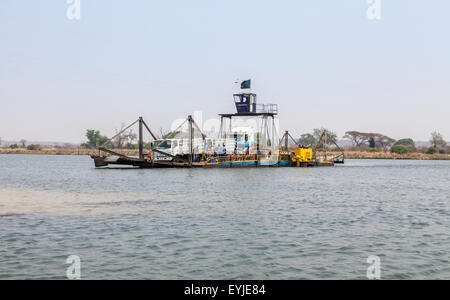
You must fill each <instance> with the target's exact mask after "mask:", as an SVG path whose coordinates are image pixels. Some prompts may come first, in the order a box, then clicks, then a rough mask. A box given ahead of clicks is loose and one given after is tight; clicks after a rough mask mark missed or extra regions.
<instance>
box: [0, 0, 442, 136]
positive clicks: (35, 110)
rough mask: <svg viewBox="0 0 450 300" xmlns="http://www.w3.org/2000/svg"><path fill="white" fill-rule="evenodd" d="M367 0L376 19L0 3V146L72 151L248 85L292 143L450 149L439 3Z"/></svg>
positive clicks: (334, 11)
mask: <svg viewBox="0 0 450 300" xmlns="http://www.w3.org/2000/svg"><path fill="white" fill-rule="evenodd" d="M73 1H76V0H73ZM374 1H375V0H374ZM376 1H380V3H381V10H380V15H379V16H380V19H369V18H368V16H367V10H368V9H369V7H371V5H373V4H369V3H368V1H367V0H341V1H335V0H314V1H313V0H310V1H301V0H293V1H287V0H278V1H274V0H272V1H268V0H191V1H186V0H167V1H153V0H142V1H140V0H130V1H118V0H117V1H115V0H109V1H107V0H80V4H81V5H80V19H69V18H68V16H67V10H68V8H69V7H70V5H72V4H69V3H67V0H42V1H25V0H2V1H0V137H1V138H2V139H3V140H16V141H17V140H20V139H26V140H28V141H59V142H71V143H79V142H82V141H84V140H85V137H84V134H85V131H86V129H88V128H92V129H98V130H100V131H101V132H102V133H103V134H105V135H108V136H111V135H112V134H113V133H114V130H115V129H116V128H120V126H121V124H122V123H131V122H132V121H134V120H135V119H137V117H139V116H143V117H144V119H145V120H147V123H148V124H149V126H150V127H151V128H152V129H154V131H157V132H159V130H160V128H163V129H164V130H167V129H170V126H171V123H172V121H173V120H175V119H180V118H184V117H186V116H187V115H188V114H193V112H194V111H202V113H203V119H211V118H216V117H217V114H218V113H228V112H234V103H233V98H232V94H233V93H234V92H236V85H235V82H236V80H237V79H239V80H245V79H250V78H251V79H252V85H253V86H252V91H253V92H255V93H257V94H258V100H259V102H260V103H277V104H278V106H279V118H280V131H284V130H289V131H290V132H291V133H292V134H293V135H294V136H299V135H300V134H302V133H305V132H311V131H312V129H313V128H317V127H322V126H323V127H326V128H329V129H331V130H333V131H335V132H337V134H338V135H339V136H343V135H344V134H345V132H346V131H349V130H358V131H363V132H378V133H382V134H386V135H388V136H390V137H393V138H395V139H400V138H409V137H411V138H413V139H415V140H428V139H429V136H430V133H431V132H432V131H435V130H437V131H439V132H441V133H442V134H443V135H444V137H445V138H446V139H447V140H450V122H449V113H450V34H449V29H450V1H447V0H428V1H423V0H376ZM69 2H70V1H69ZM71 11H72V10H71Z"/></svg>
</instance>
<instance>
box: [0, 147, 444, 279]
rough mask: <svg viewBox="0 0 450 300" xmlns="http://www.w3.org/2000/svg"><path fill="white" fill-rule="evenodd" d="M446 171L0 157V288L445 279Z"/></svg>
mask: <svg viewBox="0 0 450 300" xmlns="http://www.w3.org/2000/svg"><path fill="white" fill-rule="evenodd" d="M449 250H450V161H401V160H347V162H346V164H345V165H342V166H336V167H334V168H315V169H297V168H267V169H261V168H260V169H211V170H203V169H192V170H188V169H172V170H170V169H169V170H138V169H94V167H93V162H92V161H91V159H90V158H89V157H87V156H38V155H0V279H64V278H66V269H67V268H68V266H69V265H67V264H66V259H67V257H68V256H70V255H78V256H79V257H80V259H81V276H82V279H365V278H366V272H367V268H368V267H369V264H368V263H367V261H366V260H367V257H368V256H370V255H377V256H379V257H380V259H381V278H382V279H450V251H449Z"/></svg>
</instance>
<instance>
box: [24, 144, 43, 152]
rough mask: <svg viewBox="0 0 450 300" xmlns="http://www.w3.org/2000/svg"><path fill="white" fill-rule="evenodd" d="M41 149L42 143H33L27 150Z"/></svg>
mask: <svg viewBox="0 0 450 300" xmlns="http://www.w3.org/2000/svg"><path fill="white" fill-rule="evenodd" d="M41 149H42V146H41V145H36V144H31V145H28V146H27V150H31V151H38V150H41Z"/></svg>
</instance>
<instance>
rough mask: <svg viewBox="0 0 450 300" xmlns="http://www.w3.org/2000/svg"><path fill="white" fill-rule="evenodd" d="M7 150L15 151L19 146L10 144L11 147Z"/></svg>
mask: <svg viewBox="0 0 450 300" xmlns="http://www.w3.org/2000/svg"><path fill="white" fill-rule="evenodd" d="M9 148H11V149H17V148H19V145H17V144H12V145H10V146H9Z"/></svg>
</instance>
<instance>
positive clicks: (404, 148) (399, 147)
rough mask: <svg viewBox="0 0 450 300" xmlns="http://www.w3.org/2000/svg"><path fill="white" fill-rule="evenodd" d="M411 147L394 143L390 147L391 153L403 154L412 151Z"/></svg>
mask: <svg viewBox="0 0 450 300" xmlns="http://www.w3.org/2000/svg"><path fill="white" fill-rule="evenodd" d="M413 149H414V148H413V147H411V146H405V145H394V146H392V147H391V152H392V153H397V154H405V153H409V152H412V151H413Z"/></svg>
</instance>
